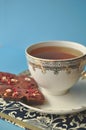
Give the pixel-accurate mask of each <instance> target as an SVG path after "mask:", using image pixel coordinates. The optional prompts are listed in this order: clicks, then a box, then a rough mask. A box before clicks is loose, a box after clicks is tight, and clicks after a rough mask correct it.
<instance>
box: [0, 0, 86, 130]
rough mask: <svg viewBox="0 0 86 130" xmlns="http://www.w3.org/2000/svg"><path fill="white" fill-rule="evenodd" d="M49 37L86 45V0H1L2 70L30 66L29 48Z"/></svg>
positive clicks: (0, 59) (0, 40) (10, 70)
mask: <svg viewBox="0 0 86 130" xmlns="http://www.w3.org/2000/svg"><path fill="white" fill-rule="evenodd" d="M47 40H70V41H76V42H79V43H81V44H84V45H86V0H0V71H7V72H11V73H15V74H18V73H20V72H21V71H23V70H26V69H27V63H26V57H25V48H26V47H27V46H28V45H31V44H33V43H36V42H40V41H47ZM0 122H2V121H0ZM3 125H4V127H3V128H2V130H4V129H6V127H5V126H6V122H5V123H4V122H3ZM10 127H11V125H10V124H9V128H10ZM15 128H16V130H17V127H15ZM15 128H14V127H12V129H15Z"/></svg>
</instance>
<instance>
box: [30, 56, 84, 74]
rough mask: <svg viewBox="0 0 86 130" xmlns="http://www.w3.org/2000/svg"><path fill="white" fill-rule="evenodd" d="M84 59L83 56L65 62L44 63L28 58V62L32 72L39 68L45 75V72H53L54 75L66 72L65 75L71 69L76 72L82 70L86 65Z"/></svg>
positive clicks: (46, 61)
mask: <svg viewBox="0 0 86 130" xmlns="http://www.w3.org/2000/svg"><path fill="white" fill-rule="evenodd" d="M85 58H86V57H85V56H83V57H81V58H77V59H73V60H65V61H53V60H51V61H50V60H49V61H48V60H45V61H44V60H40V59H35V58H34V59H33V58H30V59H29V60H28V62H29V64H30V65H31V66H32V68H33V70H34V71H35V70H36V69H37V68H39V69H41V71H42V72H43V73H46V71H53V72H54V74H58V73H59V72H60V71H66V73H68V74H70V73H71V71H72V69H78V71H82V70H83V68H84V66H85V64H86V61H85Z"/></svg>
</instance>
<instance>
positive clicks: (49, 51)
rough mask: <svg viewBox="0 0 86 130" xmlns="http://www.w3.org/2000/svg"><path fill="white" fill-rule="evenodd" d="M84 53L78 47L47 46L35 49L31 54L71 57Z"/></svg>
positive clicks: (47, 57)
mask: <svg viewBox="0 0 86 130" xmlns="http://www.w3.org/2000/svg"><path fill="white" fill-rule="evenodd" d="M82 54H83V53H82V52H81V51H78V50H76V49H72V48H66V47H56V46H47V47H41V48H37V49H34V50H32V51H31V52H30V55H32V56H35V57H37V58H42V59H54V60H55V59H59V60H60V59H70V58H75V57H77V56H81V55H82Z"/></svg>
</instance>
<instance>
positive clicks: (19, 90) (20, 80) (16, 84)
mask: <svg viewBox="0 0 86 130" xmlns="http://www.w3.org/2000/svg"><path fill="white" fill-rule="evenodd" d="M0 97H2V98H4V99H6V100H16V101H22V102H24V103H27V104H33V105H34V104H42V103H43V102H44V96H43V94H42V93H41V91H40V90H39V88H38V85H37V83H36V82H35V80H34V79H33V78H32V77H30V76H27V75H19V76H17V75H15V74H11V73H7V72H6V73H5V72H0Z"/></svg>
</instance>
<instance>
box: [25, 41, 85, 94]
mask: <svg viewBox="0 0 86 130" xmlns="http://www.w3.org/2000/svg"><path fill="white" fill-rule="evenodd" d="M44 46H62V47H69V48H74V49H77V50H79V51H81V52H82V53H83V54H82V55H81V56H77V57H76V58H72V59H66V60H49V59H42V58H36V57H34V56H31V55H30V54H29V53H28V52H30V51H31V50H33V49H35V48H39V47H44ZM27 51H28V52H27ZM25 54H26V59H27V64H28V69H29V70H30V72H31V75H32V77H33V78H34V79H35V80H36V82H37V83H38V85H39V87H42V88H44V89H45V91H46V92H47V93H48V94H50V95H63V94H65V93H67V92H68V90H69V89H70V88H71V87H72V86H74V85H75V83H76V82H77V81H78V80H79V78H80V76H81V73H82V72H83V70H84V67H85V64H86V47H85V46H83V45H81V44H79V43H76V42H70V41H49V42H41V43H37V44H33V45H31V46H29V47H27V48H26V50H25Z"/></svg>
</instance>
